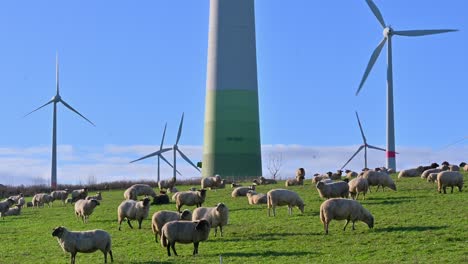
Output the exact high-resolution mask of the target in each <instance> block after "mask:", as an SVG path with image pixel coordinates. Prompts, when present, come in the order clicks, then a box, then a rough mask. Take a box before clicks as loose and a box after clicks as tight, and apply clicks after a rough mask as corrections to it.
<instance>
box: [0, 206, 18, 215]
mask: <svg viewBox="0 0 468 264" xmlns="http://www.w3.org/2000/svg"><path fill="white" fill-rule="evenodd" d="M20 214H21V206H18V205H17V206H15V207H12V208H10V209H8V211H6V212H5V213H1V215H2V217H4V216H12V215H20Z"/></svg>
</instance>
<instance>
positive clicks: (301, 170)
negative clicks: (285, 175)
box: [296, 168, 305, 180]
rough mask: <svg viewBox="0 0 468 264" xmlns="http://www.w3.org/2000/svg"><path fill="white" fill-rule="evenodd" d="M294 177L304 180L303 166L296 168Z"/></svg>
mask: <svg viewBox="0 0 468 264" xmlns="http://www.w3.org/2000/svg"><path fill="white" fill-rule="evenodd" d="M296 179H297V180H304V179H305V170H304V168H299V169H297V171H296Z"/></svg>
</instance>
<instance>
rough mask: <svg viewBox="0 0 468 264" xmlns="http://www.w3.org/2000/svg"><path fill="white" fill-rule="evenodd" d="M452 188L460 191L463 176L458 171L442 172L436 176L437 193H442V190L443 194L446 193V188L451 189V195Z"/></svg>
mask: <svg viewBox="0 0 468 264" xmlns="http://www.w3.org/2000/svg"><path fill="white" fill-rule="evenodd" d="M454 186H457V187H458V191H460V192H461V191H462V188H463V175H462V174H461V173H460V172H459V171H442V172H439V174H437V190H438V191H439V193H441V192H442V189H443V190H444V193H447V192H446V188H447V187H452V191H451V193H453V187H454Z"/></svg>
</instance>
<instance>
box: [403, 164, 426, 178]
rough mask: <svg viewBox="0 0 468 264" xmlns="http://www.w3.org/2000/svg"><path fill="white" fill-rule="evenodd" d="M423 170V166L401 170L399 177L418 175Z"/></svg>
mask: <svg viewBox="0 0 468 264" xmlns="http://www.w3.org/2000/svg"><path fill="white" fill-rule="evenodd" d="M423 172H424V167H423V166H419V167H417V168H413V169H406V170H401V171H400V173H399V174H398V179H400V178H404V177H418V176H420V175H421V173H423Z"/></svg>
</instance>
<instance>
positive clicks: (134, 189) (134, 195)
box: [124, 184, 156, 201]
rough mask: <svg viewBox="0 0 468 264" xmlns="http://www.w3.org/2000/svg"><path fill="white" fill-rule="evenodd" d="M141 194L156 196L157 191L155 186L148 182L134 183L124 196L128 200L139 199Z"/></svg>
mask: <svg viewBox="0 0 468 264" xmlns="http://www.w3.org/2000/svg"><path fill="white" fill-rule="evenodd" d="M139 195H146V196H151V197H156V193H155V192H154V190H153V188H151V186H149V185H148V184H134V185H132V186H130V187H129V188H128V189H127V190H125V192H124V198H125V199H126V200H134V201H136V200H138V196H139Z"/></svg>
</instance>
